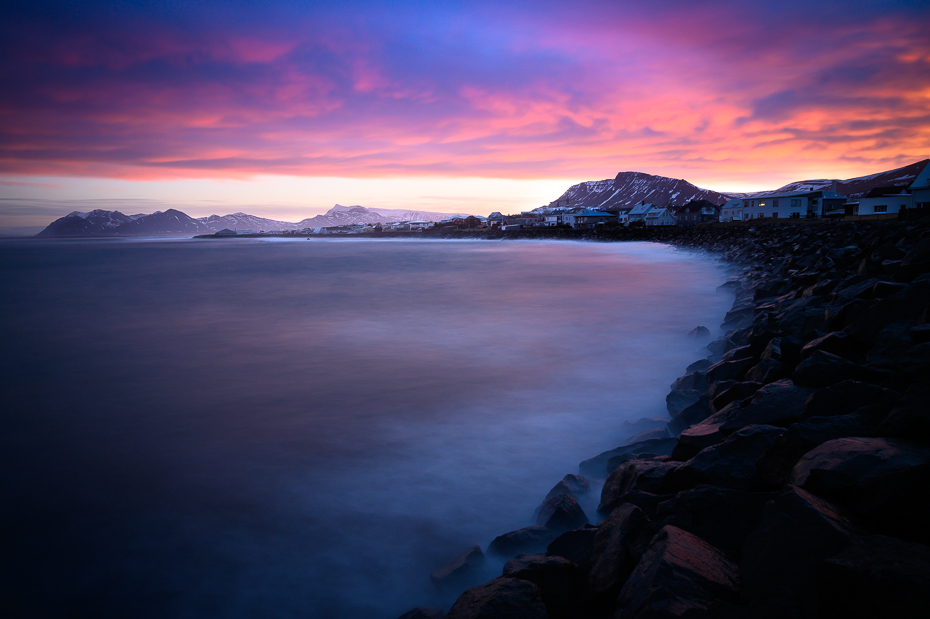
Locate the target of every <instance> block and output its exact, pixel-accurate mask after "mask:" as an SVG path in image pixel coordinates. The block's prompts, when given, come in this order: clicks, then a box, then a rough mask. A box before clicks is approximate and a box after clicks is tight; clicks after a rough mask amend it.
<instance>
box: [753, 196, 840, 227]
mask: <svg viewBox="0 0 930 619" xmlns="http://www.w3.org/2000/svg"><path fill="white" fill-rule="evenodd" d="M845 203H846V196H841V195H840V194H838V193H836V192H834V191H827V190H817V191H787V192H782V193H770V194H765V195H761V196H755V197H753V198H747V199H745V200H743V219H744V220H751V219H768V218H772V219H778V218H781V219H808V218H813V217H823V216H824V212H826V211H830V210H835V209H838V208H841V207H842V205H844V204H845Z"/></svg>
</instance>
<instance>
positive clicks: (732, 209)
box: [720, 198, 743, 221]
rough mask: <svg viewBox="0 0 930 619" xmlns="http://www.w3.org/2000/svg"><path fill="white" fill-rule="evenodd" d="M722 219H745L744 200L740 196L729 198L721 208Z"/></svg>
mask: <svg viewBox="0 0 930 619" xmlns="http://www.w3.org/2000/svg"><path fill="white" fill-rule="evenodd" d="M720 221H743V201H742V200H740V199H738V198H733V199H732V200H728V201H727V203H726V204H724V205H723V206H722V207H721V208H720Z"/></svg>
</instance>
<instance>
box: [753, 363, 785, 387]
mask: <svg viewBox="0 0 930 619" xmlns="http://www.w3.org/2000/svg"><path fill="white" fill-rule="evenodd" d="M790 375H791V366H787V365H785V364H783V363H782V362H781V361H775V360H774V359H768V360H762V361H760V362H759V363H757V364H756V365H754V366H752V367H751V368H749V371H747V372H746V380H747V381H751V382H754V383H759V384H763V385H767V384H769V383H774V382H775V381H776V380H781V379H783V378H787V377H788V376H790Z"/></svg>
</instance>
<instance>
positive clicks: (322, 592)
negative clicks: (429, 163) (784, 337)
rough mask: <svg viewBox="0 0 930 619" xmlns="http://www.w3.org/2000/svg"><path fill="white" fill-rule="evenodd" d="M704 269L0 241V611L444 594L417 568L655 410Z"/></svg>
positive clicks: (259, 608) (454, 252) (470, 537)
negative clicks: (0, 347) (1, 329)
mask: <svg viewBox="0 0 930 619" xmlns="http://www.w3.org/2000/svg"><path fill="white" fill-rule="evenodd" d="M725 279H726V272H725V270H724V269H723V268H722V267H721V266H720V265H719V264H718V263H716V262H715V261H714V260H713V259H712V258H711V257H709V256H707V255H705V254H700V253H695V252H688V251H682V250H679V249H675V248H672V247H668V246H664V245H659V244H649V243H567V242H531V241H462V242H458V241H398V240H384V241H377V240H357V239H352V240H348V239H346V240H311V241H307V240H303V239H300V240H288V241H284V240H276V239H268V240H244V239H232V240H193V239H177V240H160V239H142V240H135V239H133V240H125V239H105V240H67V241H54V240H36V239H22V240H8V241H2V242H0V318H2V324H3V325H4V327H5V328H4V334H3V342H4V344H3V355H2V358H0V364H2V365H0V375H2V378H0V395H2V398H3V406H2V413H0V423H2V432H0V463H2V464H0V519H2V533H0V539H2V546H0V596H2V598H3V600H4V605H5V606H6V609H7V610H6V611H5V612H4V616H5V617H40V616H43V617H95V618H102V617H159V618H164V617H288V618H290V617H350V618H351V617H373V618H376V619H379V618H384V619H393V618H396V617H397V616H398V615H400V614H401V613H403V612H404V611H406V610H408V609H410V608H411V607H414V606H439V607H442V608H443V609H444V610H448V608H449V606H450V605H451V603H452V601H454V599H455V597H456V596H457V594H458V593H459V592H457V591H451V592H450V591H447V592H439V591H436V590H435V589H434V588H433V586H432V585H431V583H430V581H429V573H430V571H431V570H433V569H436V568H437V567H440V566H442V565H443V564H444V563H446V562H448V561H449V560H451V559H454V558H455V557H456V556H458V555H459V554H461V553H462V552H464V551H465V550H467V549H468V548H469V547H470V546H471V545H474V544H478V545H480V546H481V547H482V548H485V549H486V548H487V544H488V543H489V542H490V541H491V540H492V539H493V538H494V537H495V536H497V535H499V534H501V533H504V532H506V531H510V530H513V529H517V528H520V527H523V526H527V525H529V524H534V521H533V511H534V509H535V508H536V507H537V506H538V505H539V504H540V503H541V501H542V500H543V498H544V497H545V495H546V493H547V492H548V491H549V489H550V488H551V487H552V486H553V485H554V484H555V483H557V482H558V481H559V480H560V479H561V478H562V476H563V475H565V474H566V473H576V472H577V466H578V462H579V461H581V460H583V459H586V458H589V457H591V456H594V455H596V454H597V453H599V452H601V451H604V450H607V449H611V448H613V447H616V446H617V445H619V444H620V443H621V442H622V441H623V440H624V438H625V436H624V430H623V427H622V426H623V422H624V421H627V420H636V419H639V418H641V417H664V418H667V416H668V415H667V412H666V411H665V401H664V398H665V395H666V394H667V392H668V387H669V384H670V383H671V382H672V381H673V380H674V379H675V378H676V377H677V376H678V375H680V374H681V373H682V372H683V371H684V368H685V367H686V366H687V365H688V364H689V363H691V362H692V361H694V360H695V359H698V358H700V357H703V356H706V354H707V351H706V350H703V349H702V346H703V345H704V344H706V341H704V342H698V341H695V340H693V339H691V338H689V337H688V336H687V333H688V332H689V331H690V330H691V329H693V328H694V327H696V326H698V325H704V326H707V327H709V328H710V329H711V332H712V333H714V334H716V332H717V325H718V324H719V323H720V321H721V320H722V318H723V315H724V314H725V312H726V311H727V309H728V308H729V306H730V304H731V302H732V297H731V296H728V295H724V294H720V293H717V292H716V291H715V288H716V287H717V286H718V285H719V284H721V283H723V281H725ZM627 434H628V432H627ZM596 503H597V496H596V495H595V496H592V497H591V498H590V499H589V500H588V501H587V502H585V503H583V506H584V507H585V509H586V512H587V515H588V517H589V519H590V520H591V521H592V522H596V521H597V515H596V513H594V507H595V506H596ZM492 567H498V568H499V564H497V565H493V563H492Z"/></svg>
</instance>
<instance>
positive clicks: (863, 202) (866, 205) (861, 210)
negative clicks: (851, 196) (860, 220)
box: [846, 187, 914, 219]
mask: <svg viewBox="0 0 930 619" xmlns="http://www.w3.org/2000/svg"><path fill="white" fill-rule="evenodd" d="M846 208H847V211H846V214H847V215H852V216H854V217H866V218H868V219H892V218H895V217H897V216H898V212H900V211H901V210H904V209H909V208H914V196H913V195H911V194H910V193H908V191H907V189H900V191H898V188H897V187H896V188H893V189H892V188H887V187H886V188H881V187H878V188H876V189H873V190H872V191H870V192H869V193H868V194H867V195H866V196H865V197H864V198H859V201H858V202H849V203H848V204H847V205H846Z"/></svg>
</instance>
